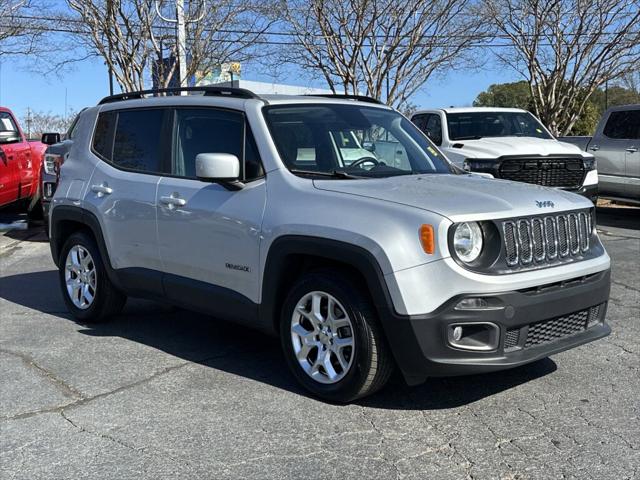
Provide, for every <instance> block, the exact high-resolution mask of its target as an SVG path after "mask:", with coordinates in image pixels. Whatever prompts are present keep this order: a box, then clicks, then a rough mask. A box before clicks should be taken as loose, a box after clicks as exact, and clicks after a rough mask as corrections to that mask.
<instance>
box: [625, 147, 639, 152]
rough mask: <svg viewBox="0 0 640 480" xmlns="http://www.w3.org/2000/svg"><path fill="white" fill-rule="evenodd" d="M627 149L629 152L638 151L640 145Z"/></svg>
mask: <svg viewBox="0 0 640 480" xmlns="http://www.w3.org/2000/svg"><path fill="white" fill-rule="evenodd" d="M625 151H627V152H629V153H636V152H637V151H638V147H629V148H625Z"/></svg>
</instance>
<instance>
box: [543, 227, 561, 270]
mask: <svg viewBox="0 0 640 480" xmlns="http://www.w3.org/2000/svg"><path fill="white" fill-rule="evenodd" d="M544 234H545V237H544V238H545V243H546V246H547V258H548V259H549V260H555V259H556V258H557V257H558V228H557V226H556V219H555V218H553V217H544Z"/></svg>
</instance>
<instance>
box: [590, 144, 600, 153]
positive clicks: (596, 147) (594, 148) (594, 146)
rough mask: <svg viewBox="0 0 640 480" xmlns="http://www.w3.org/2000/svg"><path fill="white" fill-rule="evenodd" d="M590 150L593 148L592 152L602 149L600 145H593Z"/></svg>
mask: <svg viewBox="0 0 640 480" xmlns="http://www.w3.org/2000/svg"><path fill="white" fill-rule="evenodd" d="M589 150H591V151H592V152H597V151H598V150H600V145H593V146H591V147H589Z"/></svg>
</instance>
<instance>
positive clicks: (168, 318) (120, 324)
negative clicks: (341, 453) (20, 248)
mask: <svg viewBox="0 0 640 480" xmlns="http://www.w3.org/2000/svg"><path fill="white" fill-rule="evenodd" d="M0 298H4V299H5V300H8V301H10V302H13V303H16V304H18V305H22V306H24V307H27V308H31V309H34V310H38V311H41V312H44V313H48V314H50V315H53V316H56V317H58V318H61V319H64V320H66V321H73V320H72V319H71V316H70V315H69V314H68V313H66V308H65V305H64V302H63V299H62V295H61V293H60V288H59V286H58V274H57V271H55V270H48V271H42V272H33V273H24V274H17V275H11V276H6V277H0ZM77 325H78V332H79V333H81V334H83V335H89V336H92V337H120V338H123V339H126V340H129V341H133V342H137V343H140V344H142V345H146V346H149V347H152V348H155V349H157V350H160V351H163V352H166V353H168V354H170V355H172V356H175V357H177V358H181V359H183V360H185V361H189V362H194V363H197V364H201V365H205V366H207V367H210V368H214V369H217V370H220V371H224V372H227V373H231V374H234V375H238V376H242V377H245V378H250V379H252V380H255V381H259V382H263V383H266V384H269V385H272V386H274V387H276V388H280V389H283V390H286V391H290V392H292V393H295V394H297V395H303V396H307V397H308V396H309V395H308V394H307V392H306V391H305V390H303V389H302V388H301V387H300V386H299V385H298V384H297V382H296V381H295V380H294V379H293V377H292V375H291V374H290V373H289V371H288V370H287V366H286V364H285V361H284V358H283V357H282V353H281V350H280V344H279V340H278V339H277V338H274V337H269V336H267V335H264V334H262V333H260V332H257V331H254V330H251V329H248V328H245V327H242V326H238V325H235V324H231V323H228V322H225V321H221V320H217V319H213V318H211V317H208V316H205V315H201V314H198V313H192V312H189V311H186V310H182V309H177V308H174V307H170V306H166V305H162V304H158V303H155V302H150V301H145V300H137V299H130V300H129V301H128V302H127V305H126V306H125V309H124V310H123V312H122V314H120V315H118V316H117V317H115V318H114V319H112V320H111V321H110V322H107V323H104V324H96V325H81V324H77ZM114 355H117V352H114ZM555 370H556V364H555V363H554V362H553V361H552V360H549V359H545V360H541V361H538V362H535V363H533V364H530V365H526V366H523V367H519V368H516V369H513V370H508V371H504V372H497V373H490V374H483V375H473V376H466V377H452V378H432V379H429V380H428V381H427V382H426V383H425V384H423V385H420V386H416V387H408V386H407V385H405V384H404V381H403V380H402V379H401V378H400V375H396V376H395V377H394V378H392V380H391V382H390V384H389V385H388V386H387V387H386V388H385V389H384V390H383V391H381V392H379V393H377V394H375V395H373V396H371V397H369V398H365V399H362V400H360V401H358V402H357V403H358V404H359V405H362V406H369V407H374V408H381V409H391V410H398V409H400V410H434V409H446V408H455V407H458V406H462V405H467V404H469V403H473V402H475V401H478V400H480V399H483V398H486V397H489V396H491V395H495V394H497V393H499V392H502V391H504V390H508V389H511V388H514V387H516V386H518V385H520V384H523V383H526V382H529V381H532V380H535V379H536V378H540V377H543V376H545V375H548V374H549V373H552V372H553V371H555Z"/></svg>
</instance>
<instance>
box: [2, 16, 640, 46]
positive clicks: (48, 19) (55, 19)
mask: <svg viewBox="0 0 640 480" xmlns="http://www.w3.org/2000/svg"><path fill="white" fill-rule="evenodd" d="M12 18H16V19H21V20H33V21H36V22H41V21H45V22H56V23H72V24H80V25H84V23H85V22H84V20H82V19H80V18H68V17H35V16H29V15H13V16H12ZM118 25H119V26H120V27H124V28H126V27H127V25H125V24H123V23H119V24H118ZM128 26H133V27H140V23H136V22H129V25H128ZM3 28H6V27H3ZM25 28H42V27H37V26H36V25H26V26H25ZM58 28H60V27H58ZM153 28H154V29H167V30H174V29H175V27H174V26H171V25H154V26H153ZM204 31H211V29H204ZM216 31H217V32H218V33H229V34H237V35H267V36H276V37H278V36H285V37H299V36H300V34H298V33H295V32H283V31H277V32H274V31H268V30H267V31H265V30H242V29H223V28H221V29H216ZM71 33H73V31H72V32H71ZM620 34H622V35H624V36H631V35H640V31H633V32H621V31H613V32H599V33H563V36H565V37H575V36H580V37H586V38H589V37H601V36H617V35H620ZM305 36H308V37H318V38H323V37H324V36H325V35H323V34H321V33H307V34H305ZM518 36H521V37H522V36H524V37H530V38H536V37H538V38H540V37H545V36H546V35H540V34H519V35H518ZM403 37H406V38H409V37H411V35H410V34H407V35H403ZM423 37H424V38H442V39H447V38H478V39H494V38H498V39H504V40H509V39H510V37H509V35H506V34H498V33H496V34H490V33H484V34H483V33H481V34H474V35H469V34H450V35H437V34H425V35H423ZM372 38H379V39H385V38H388V37H386V36H385V35H374V36H372ZM401 38H402V37H401ZM294 44H298V42H296V43H294ZM285 45H287V43H285Z"/></svg>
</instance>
